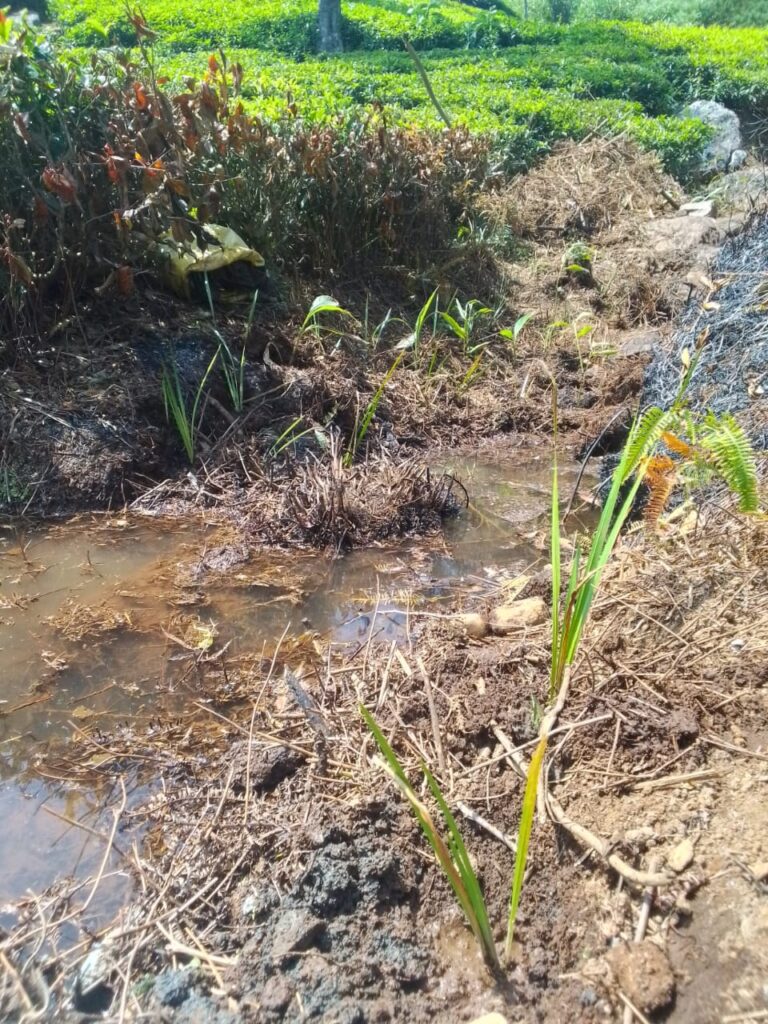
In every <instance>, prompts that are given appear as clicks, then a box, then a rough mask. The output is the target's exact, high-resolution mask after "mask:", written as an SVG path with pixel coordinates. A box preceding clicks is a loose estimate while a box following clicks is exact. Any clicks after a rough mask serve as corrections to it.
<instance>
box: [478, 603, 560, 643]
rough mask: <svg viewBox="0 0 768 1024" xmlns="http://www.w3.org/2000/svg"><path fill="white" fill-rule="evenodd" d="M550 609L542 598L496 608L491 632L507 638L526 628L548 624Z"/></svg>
mask: <svg viewBox="0 0 768 1024" xmlns="http://www.w3.org/2000/svg"><path fill="white" fill-rule="evenodd" d="M548 617H549V609H548V608H547V605H546V602H545V601H544V598H542V597H526V598H523V600H521V601H513V602H512V603H511V604H502V605H499V607H498V608H494V609H493V611H492V612H491V616H490V620H489V622H490V626H491V631H492V632H493V633H495V634H496V635H497V636H506V635H507V633H512V632H513V631H514V630H517V629H524V628H525V627H526V626H538V625H540V624H541V623H542V622H546V620H547V618H548Z"/></svg>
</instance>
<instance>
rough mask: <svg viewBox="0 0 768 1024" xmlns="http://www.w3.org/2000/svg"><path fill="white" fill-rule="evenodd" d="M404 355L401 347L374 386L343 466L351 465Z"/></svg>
mask: <svg viewBox="0 0 768 1024" xmlns="http://www.w3.org/2000/svg"><path fill="white" fill-rule="evenodd" d="M404 356H405V349H403V350H402V351H401V352H398V354H397V356H396V357H395V360H394V362H393V363H392V365H391V366H390V368H389V369H388V370H387V372H386V374H385V375H384V379H383V380H382V382H381V384H379V386H378V387H377V388H376V392H375V393H374V395H373V398H371V400H370V402H369V403H368V405H367V406H366V407H365V412H364V413H363V418H362V420H361V421H360V424H359V426H358V427H357V429H356V430H355V433H354V435H353V438H352V444H351V447H350V448H349V449H348V450H347V451H346V453H345V455H344V465H345V466H349V465H351V463H352V459H354V457H355V453H356V452H357V449H358V448H359V447H360V445H361V444H362V443H363V441H364V440H365V436H366V434H367V433H368V430H369V429H370V426H371V423H372V422H373V417H374V416H375V415H376V410H377V409H378V407H379V402H380V401H381V399H382V396H383V394H384V391H385V389H386V387H387V384H389V382H390V381H391V380H392V377H393V375H394V373H395V370H396V369H397V368H398V366H399V365H400V363H401V362H402V361H403V357H404Z"/></svg>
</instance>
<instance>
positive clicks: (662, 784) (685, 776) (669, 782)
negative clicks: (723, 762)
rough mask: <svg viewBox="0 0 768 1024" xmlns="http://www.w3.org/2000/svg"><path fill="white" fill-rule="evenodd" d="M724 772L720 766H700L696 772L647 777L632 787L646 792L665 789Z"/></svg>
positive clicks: (717, 775)
mask: <svg viewBox="0 0 768 1024" xmlns="http://www.w3.org/2000/svg"><path fill="white" fill-rule="evenodd" d="M724 774H726V773H725V772H724V771H723V770H722V769H721V768H702V769H701V771H698V772H683V773H682V774H680V775H665V776H664V778H662V779H648V780H647V781H646V782H637V783H636V784H635V785H634V786H632V787H631V788H632V789H636V790H637V789H639V790H642V791H644V792H648V791H650V790H653V789H667V788H669V787H670V786H681V785H683V784H685V783H687V782H702V781H703V780H704V779H719V778H720V777H721V776H722V775H724Z"/></svg>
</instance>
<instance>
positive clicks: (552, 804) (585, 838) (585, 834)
mask: <svg viewBox="0 0 768 1024" xmlns="http://www.w3.org/2000/svg"><path fill="white" fill-rule="evenodd" d="M563 685H565V681H564V684H563ZM559 703H560V701H559V700H558V704H559ZM556 707H557V705H555V708H553V709H552V710H553V711H554V710H555V709H556ZM550 714H552V712H550ZM543 725H544V723H542V727H543ZM491 728H492V730H493V734H494V735H495V736H496V738H497V739H498V740H499V742H500V743H501V744H502V745H503V746H504V748H505V749H506V750H507V753H508V754H509V758H510V761H511V763H512V766H513V768H514V769H515V771H516V772H518V773H519V774H520V775H521V776H522V777H523V778H525V777H526V776H527V774H528V762H527V761H526V760H525V758H524V757H522V756H521V755H520V753H519V752H518V751H517V750H516V749H515V747H514V746H513V745H512V742H511V740H510V739H509V737H508V736H507V735H506V733H504V731H503V730H502V729H500V728H499V726H498V725H496V723H492V724H491ZM550 735H551V733H550ZM546 809H547V811H548V812H549V814H550V817H551V818H552V819H553V821H555V822H556V824H558V825H562V827H563V828H564V829H566V831H568V832H570V833H571V835H572V836H573V837H574V839H577V840H578V841H579V842H580V843H581V844H582V845H583V846H586V847H588V848H589V849H590V850H592V851H593V852H594V853H596V854H598V856H599V857H601V858H602V860H604V861H605V862H606V863H607V864H608V865H610V867H612V868H613V870H614V871H615V872H616V873H617V874H618V875H621V877H622V878H624V879H626V880H627V881H628V882H632V884H633V885H642V886H647V885H655V886H666V885H669V884H670V882H671V881H672V878H671V877H670V876H669V875H666V874H662V873H661V872H650V871H638V870H637V868H633V867H632V866H631V865H630V864H627V863H626V861H624V860H622V859H621V857H619V856H618V854H615V853H611V844H610V843H608V842H606V841H605V840H604V839H600V837H599V836H596V835H595V834H594V832H590V831H589V829H588V828H585V827H584V826H583V825H580V824H579V823H578V822H575V821H571V819H570V818H569V817H568V815H567V814H566V813H565V811H564V810H563V808H562V806H561V805H560V803H559V802H558V801H557V800H556V799H555V798H554V796H552V794H551V793H550V792H547V794H546Z"/></svg>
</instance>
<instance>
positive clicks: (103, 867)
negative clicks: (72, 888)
mask: <svg viewBox="0 0 768 1024" xmlns="http://www.w3.org/2000/svg"><path fill="white" fill-rule="evenodd" d="M119 782H120V789H121V790H122V793H123V795H122V798H121V800H120V806H119V807H118V809H117V810H116V811H113V812H112V814H113V815H114V821H113V822H112V830H111V831H110V833H109V841H108V842H107V847H106V849H105V850H104V856H103V858H102V861H101V864H100V866H99V870H98V873H97V875H96V878H95V879H94V882H93V888H92V889H91V891H90V892H89V893H88V898H87V899H86V901H85V903H84V904H83V905H82V907H81V908H80V913H81V914H82V913H84V912H85V911H86V910H87V909H88V907H89V906H90V904H91V900H92V899H93V897H94V896H95V895H96V890H97V889H98V887H99V885H100V883H101V878H102V875H103V874H104V872H105V870H106V867H107V861H108V860H109V855H110V853H111V852H112V846H113V844H114V842H115V836H116V835H117V826H118V825H119V824H120V819H121V818H122V816H123V811H124V810H125V805H126V804H127V803H128V794H127V793H126V791H125V782H124V780H123V776H122V775H121V776H120V779H119Z"/></svg>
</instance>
